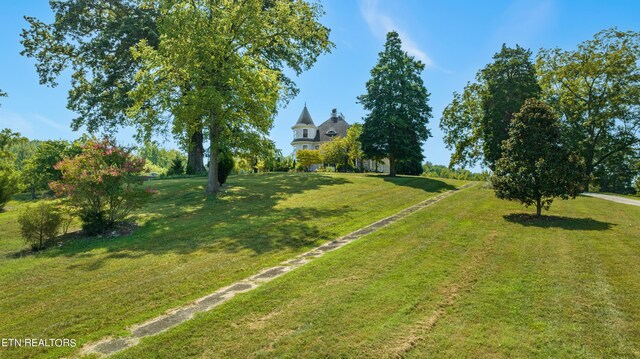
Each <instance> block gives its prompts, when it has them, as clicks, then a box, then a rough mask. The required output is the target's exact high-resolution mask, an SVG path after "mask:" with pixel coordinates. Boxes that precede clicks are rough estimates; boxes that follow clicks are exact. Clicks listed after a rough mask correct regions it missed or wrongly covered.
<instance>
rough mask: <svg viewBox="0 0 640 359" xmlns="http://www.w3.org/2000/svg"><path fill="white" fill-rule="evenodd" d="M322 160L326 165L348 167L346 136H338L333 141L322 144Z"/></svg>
mask: <svg viewBox="0 0 640 359" xmlns="http://www.w3.org/2000/svg"><path fill="white" fill-rule="evenodd" d="M319 152H320V162H322V163H324V164H326V165H332V166H335V167H336V169H337V167H338V166H340V167H343V168H346V167H347V164H348V162H349V153H348V148H347V143H346V141H345V139H344V138H342V137H340V136H336V137H334V138H332V139H331V141H328V142H325V143H323V144H322V145H320V149H319Z"/></svg>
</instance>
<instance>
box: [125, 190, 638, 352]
mask: <svg viewBox="0 0 640 359" xmlns="http://www.w3.org/2000/svg"><path fill="white" fill-rule="evenodd" d="M522 212H524V211H523V209H522V208H521V207H520V206H518V205H517V204H515V203H509V202H504V201H499V200H497V199H495V198H494V195H493V192H491V191H489V190H482V189H470V190H466V191H465V192H464V195H454V196H452V197H450V198H447V199H445V200H443V201H442V202H439V203H437V204H435V205H434V206H432V207H429V208H428V209H427V210H424V211H420V212H417V213H415V214H414V215H412V216H409V217H407V218H405V219H403V220H402V221H399V222H396V223H395V224H392V225H390V226H388V227H386V228H384V229H382V230H380V231H379V232H376V233H373V234H371V235H369V236H367V237H365V238H363V239H362V240H360V241H357V242H354V243H352V244H350V245H349V246H348V247H345V248H343V249H342V250H340V251H336V252H331V253H328V254H327V255H325V256H324V257H322V258H320V259H318V260H317V261H314V262H312V263H310V264H308V265H305V266H304V267H301V268H299V269H297V270H296V271H294V272H291V273H289V274H287V275H286V276H283V277H281V278H278V279H276V280H274V281H272V282H270V283H268V284H266V285H264V286H262V287H260V288H258V289H256V290H254V291H252V292H249V293H246V294H242V295H239V296H237V297H236V298H234V299H233V300H231V301H229V302H227V303H225V304H224V305H222V306H220V307H218V308H217V309H216V310H215V311H213V312H209V313H203V314H201V315H198V316H197V317H196V318H195V319H194V320H192V321H190V322H188V323H185V324H183V325H180V326H178V327H176V328H174V329H171V330H169V331H168V332H165V333H162V334H160V335H158V336H156V337H151V338H147V339H144V340H143V341H142V343H141V344H139V345H138V346H137V347H135V348H132V349H129V350H127V351H124V352H121V353H119V354H117V355H116V357H118V358H141V357H142V358H144V357H248V356H257V357H294V356H295V357H327V356H329V357H389V356H408V357H416V358H421V357H468V358H471V357H487V356H488V357H505V358H506V357H585V358H587V357H612V356H613V357H635V356H638V344H637V343H640V333H639V328H640V316H639V310H640V302H638V301H637V298H640V284H639V283H640V274H638V272H637V268H638V266H637V264H639V263H638V259H639V255H640V244H639V243H638V238H640V228H638V226H637V225H635V223H636V222H637V218H639V217H638V215H639V214H640V212H639V211H638V209H636V208H635V207H631V206H624V205H621V204H616V203H611V202H604V201H600V202H597V201H593V200H592V199H587V198H579V199H577V200H575V201H563V202H557V203H555V204H554V207H553V210H552V212H551V214H561V217H562V218H555V219H551V220H546V221H541V222H540V221H533V222H527V221H524V222H522V221H518V220H514V217H513V216H512V214H513V213H522ZM515 218H516V219H517V218H518V217H515ZM625 263H626V264H627V265H626V266H625ZM434 314H435V315H436V320H435V323H431V318H433V317H434Z"/></svg>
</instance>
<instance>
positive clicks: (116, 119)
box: [22, 0, 205, 172]
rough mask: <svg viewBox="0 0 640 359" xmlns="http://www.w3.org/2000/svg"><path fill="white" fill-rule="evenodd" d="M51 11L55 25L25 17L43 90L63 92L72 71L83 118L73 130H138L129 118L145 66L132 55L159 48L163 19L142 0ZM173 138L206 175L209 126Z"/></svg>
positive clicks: (89, 2)
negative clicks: (62, 81)
mask: <svg viewBox="0 0 640 359" xmlns="http://www.w3.org/2000/svg"><path fill="white" fill-rule="evenodd" d="M51 10H52V11H53V13H54V21H53V23H51V24H47V23H45V22H43V21H40V20H38V19H37V18H34V17H28V16H27V17H25V20H27V22H28V23H29V28H28V29H25V30H23V31H22V38H23V39H22V44H23V46H24V50H23V51H22V54H23V55H26V56H29V57H32V58H34V59H35V60H36V69H37V71H38V74H39V76H40V83H41V84H46V85H49V86H57V81H58V78H59V77H60V74H61V73H62V72H63V71H64V70H65V69H70V70H71V71H72V74H71V89H70V90H69V97H68V99H69V100H68V103H67V108H69V109H70V110H72V111H75V112H76V113H77V114H78V117H76V118H75V119H73V121H72V125H71V127H72V129H73V130H78V129H79V128H81V127H82V126H86V129H87V131H89V132H90V133H96V132H98V131H102V132H105V133H112V132H114V131H116V130H117V129H118V128H120V127H122V126H127V125H132V126H137V125H138V124H137V123H135V121H134V119H131V118H129V117H128V116H127V114H126V110H127V109H128V108H129V107H131V105H132V103H133V102H132V100H131V99H130V98H129V96H128V93H129V91H131V90H132V89H133V87H134V86H135V79H134V76H135V74H136V72H137V71H138V69H139V66H140V63H139V61H138V60H137V59H135V58H134V57H133V55H132V54H131V51H130V49H131V47H132V46H134V45H136V44H137V43H138V42H139V41H140V40H143V39H145V40H146V41H147V43H148V44H149V45H150V46H157V44H158V41H159V36H160V34H159V33H158V29H157V22H158V21H159V16H160V13H159V12H158V11H157V10H156V9H155V7H154V6H152V4H151V3H149V2H147V4H146V5H145V2H144V1H142V0H64V1H52V2H51ZM141 129H142V130H144V128H141ZM147 130H149V131H141V132H140V135H143V136H147V137H148V136H149V135H150V134H151V132H152V130H157V129H147ZM172 132H173V134H174V136H175V137H176V138H177V139H178V141H179V142H180V144H181V145H182V147H184V148H185V149H186V150H187V151H188V157H189V163H190V164H191V167H192V168H194V172H202V171H205V168H204V164H203V150H202V148H203V138H204V137H203V126H202V125H201V126H192V127H191V128H182V127H175V128H173V129H172Z"/></svg>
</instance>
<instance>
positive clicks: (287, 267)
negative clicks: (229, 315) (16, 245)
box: [79, 182, 475, 357]
mask: <svg viewBox="0 0 640 359" xmlns="http://www.w3.org/2000/svg"><path fill="white" fill-rule="evenodd" d="M474 185H475V183H473V182H471V183H467V184H465V185H463V186H461V187H460V188H457V189H454V190H449V191H447V192H443V193H441V194H439V195H437V196H435V197H432V198H429V199H426V200H424V201H422V202H420V203H418V204H415V205H413V206H410V207H407V208H405V209H403V210H401V211H400V212H398V213H396V214H394V215H391V216H389V217H386V218H383V219H381V220H379V221H377V222H374V223H372V224H370V225H368V226H366V227H362V228H360V229H358V230H356V231H354V232H351V233H349V234H347V235H345V236H342V237H340V238H338V239H335V240H333V241H331V242H327V243H325V244H323V245H321V246H319V247H316V248H314V249H312V250H310V251H308V252H306V253H303V254H300V255H298V256H296V257H294V258H293V259H290V260H287V261H284V262H281V263H280V264H279V265H278V266H275V267H271V268H267V269H265V270H263V271H261V272H260V273H258V274H256V275H253V276H251V277H248V278H246V279H243V280H241V281H238V282H235V283H233V284H231V285H229V286H227V287H224V288H221V289H218V290H217V291H215V292H213V293H211V294H209V295H207V296H204V297H202V298H199V299H197V300H196V301H195V302H193V303H191V304H189V305H186V306H183V307H179V308H175V309H172V310H170V311H169V312H167V313H166V314H164V315H161V316H159V317H156V318H153V319H150V320H148V321H146V322H144V323H142V324H139V325H135V326H133V327H131V329H130V332H131V334H130V335H128V336H126V337H120V338H111V337H107V338H104V339H102V340H100V341H98V342H94V343H89V344H87V345H85V346H84V347H83V348H82V349H81V351H80V353H79V354H80V355H88V354H93V355H95V354H97V355H99V356H102V357H104V356H109V355H111V354H114V353H116V352H119V351H121V350H124V349H127V348H130V347H132V346H135V345H137V344H138V343H139V342H140V340H141V339H142V338H144V337H149V336H153V335H156V334H160V333H162V332H164V331H165V330H167V329H170V328H173V327H175V326H177V325H178V324H181V323H183V322H186V321H187V320H189V319H192V318H193V316H194V315H195V314H196V313H200V312H206V311H209V310H211V309H213V308H215V307H217V306H218V305H220V304H222V303H224V302H226V301H228V300H229V299H231V298H233V297H234V296H235V295H236V294H238V293H244V292H247V291H250V290H252V289H255V288H257V287H258V286H259V285H261V284H262V283H266V282H269V281H271V280H273V279H275V278H278V277H280V276H282V275H284V274H286V273H287V272H290V271H292V270H294V269H296V268H298V267H301V266H303V265H305V264H307V263H309V262H310V261H311V260H313V259H314V258H318V257H321V256H322V255H324V254H325V253H327V252H330V251H333V250H336V249H338V248H341V247H342V246H345V245H347V244H349V243H351V242H353V241H355V240H357V239H360V238H361V237H364V236H366V235H367V234H370V233H373V232H375V231H377V230H379V229H381V228H383V227H386V226H388V225H389V224H391V223H394V222H396V221H398V220H400V219H402V218H405V217H407V216H408V215H410V214H412V213H414V212H417V211H419V210H421V209H423V208H425V207H428V206H431V205H432V204H434V203H436V202H439V201H441V200H442V199H444V198H446V197H449V196H451V195H452V194H454V193H456V192H457V191H459V190H462V189H465V188H469V187H471V186H474Z"/></svg>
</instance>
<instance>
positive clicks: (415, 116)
mask: <svg viewBox="0 0 640 359" xmlns="http://www.w3.org/2000/svg"><path fill="white" fill-rule="evenodd" d="M423 69H424V64H423V63H422V62H420V61H418V60H416V59H415V58H414V57H412V56H409V55H408V54H407V53H406V52H404V51H402V49H401V41H400V37H399V35H398V33H397V32H395V31H392V32H390V33H388V34H387V42H386V43H385V47H384V51H382V52H381V53H380V54H379V59H378V64H377V65H376V66H375V67H374V68H373V69H372V70H371V79H370V80H369V81H367V84H366V87H367V93H366V94H365V95H361V96H359V97H358V100H359V102H360V103H361V104H362V105H363V106H364V108H365V110H367V111H369V114H368V115H367V116H365V118H364V125H363V129H362V135H360V141H361V142H362V150H363V151H364V154H365V155H366V156H367V157H369V158H381V157H387V158H389V164H390V166H389V167H390V171H389V172H390V173H389V175H390V176H395V175H396V161H398V160H400V161H402V160H407V159H411V158H415V157H418V156H419V157H420V161H419V162H422V159H423V158H424V157H422V151H421V144H422V143H423V142H424V141H426V140H427V138H429V137H430V136H431V132H430V131H429V129H427V123H428V122H429V118H430V117H431V107H429V104H428V101H429V93H428V92H427V89H426V88H425V87H424V83H423V81H422V78H421V77H420V73H421V72H422V70H423Z"/></svg>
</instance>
